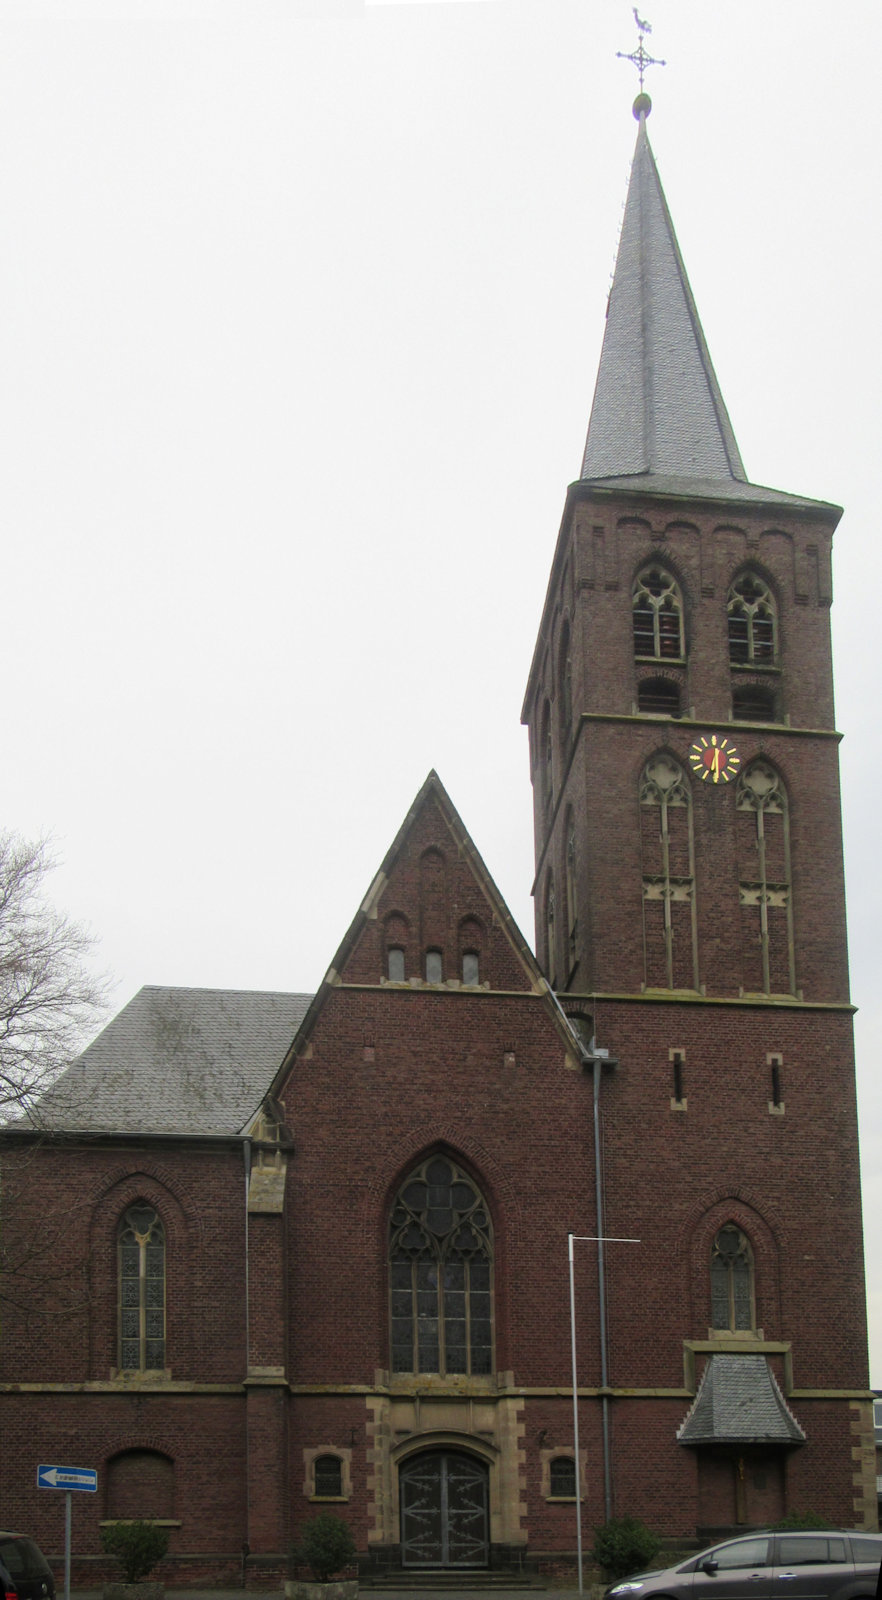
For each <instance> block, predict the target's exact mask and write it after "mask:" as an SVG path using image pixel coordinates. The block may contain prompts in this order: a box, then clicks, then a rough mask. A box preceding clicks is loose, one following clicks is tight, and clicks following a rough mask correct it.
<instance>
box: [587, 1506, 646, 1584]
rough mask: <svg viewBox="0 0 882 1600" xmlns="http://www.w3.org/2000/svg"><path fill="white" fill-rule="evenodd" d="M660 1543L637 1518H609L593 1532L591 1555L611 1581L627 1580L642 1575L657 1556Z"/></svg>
mask: <svg viewBox="0 0 882 1600" xmlns="http://www.w3.org/2000/svg"><path fill="white" fill-rule="evenodd" d="M660 1545H661V1540H660V1539H657V1538H656V1536H655V1534H654V1533H651V1532H650V1530H649V1528H647V1527H646V1525H645V1523H643V1522H641V1521H640V1520H639V1518H638V1517H611V1518H610V1520H609V1522H605V1523H604V1524H603V1526H602V1527H600V1528H595V1529H594V1548H593V1550H592V1552H591V1554H592V1556H593V1557H594V1560H595V1561H596V1562H597V1564H598V1566H600V1567H603V1568H604V1569H605V1570H606V1572H607V1573H608V1574H609V1576H610V1578H613V1579H617V1578H627V1577H629V1576H630V1574H631V1573H632V1572H642V1571H643V1570H644V1569H645V1568H646V1567H648V1566H649V1565H650V1562H652V1561H653V1560H654V1559H655V1557H656V1555H657V1554H658V1551H659V1548H660Z"/></svg>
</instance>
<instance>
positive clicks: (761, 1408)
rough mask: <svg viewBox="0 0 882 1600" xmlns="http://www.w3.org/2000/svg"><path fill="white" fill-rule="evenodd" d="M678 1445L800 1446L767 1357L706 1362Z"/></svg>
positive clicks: (720, 1357)
mask: <svg viewBox="0 0 882 1600" xmlns="http://www.w3.org/2000/svg"><path fill="white" fill-rule="evenodd" d="M677 1439H678V1440H679V1442H680V1444H780V1445H794V1444H802V1443H803V1441H804V1440H805V1434H804V1433H803V1431H802V1429H801V1427H800V1426H799V1423H798V1422H797V1420H796V1418H795V1417H794V1415H793V1413H792V1411H791V1410H790V1408H789V1406H788V1405H787V1402H786V1400H785V1399H784V1396H783V1395H782V1393H781V1390H780V1389H779V1388H778V1384H777V1381H776V1379H775V1374H774V1373H773V1371H772V1369H771V1367H770V1366H769V1363H768V1361H767V1360H766V1357H765V1356H761V1355H748V1354H744V1355H729V1354H724V1353H722V1352H721V1353H720V1354H719V1355H712V1356H710V1357H709V1359H708V1363H707V1366H706V1367H705V1369H704V1372H703V1373H702V1376H701V1383H700V1384H699V1386H698V1393H697V1395H696V1396H695V1399H694V1401H693V1403H692V1406H691V1409H690V1410H689V1413H688V1415H687V1416H686V1419H685V1421H684V1422H683V1423H682V1425H681V1427H680V1428H679V1429H678V1432H677Z"/></svg>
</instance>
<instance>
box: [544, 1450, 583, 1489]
mask: <svg viewBox="0 0 882 1600" xmlns="http://www.w3.org/2000/svg"><path fill="white" fill-rule="evenodd" d="M548 1476H549V1491H550V1498H551V1499H552V1500H575V1498H576V1463H575V1460H574V1458H573V1457H572V1456H555V1458H554V1460H553V1461H552V1462H551V1463H550V1465H549V1474H548Z"/></svg>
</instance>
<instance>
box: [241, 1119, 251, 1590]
mask: <svg viewBox="0 0 882 1600" xmlns="http://www.w3.org/2000/svg"><path fill="white" fill-rule="evenodd" d="M242 1164H243V1167H244V1169H245V1542H244V1543H243V1545H242V1587H243V1588H244V1587H245V1562H246V1560H247V1558H248V1544H249V1541H250V1539H251V1459H250V1447H249V1440H248V1369H249V1366H250V1363H251V1285H250V1258H249V1254H248V1243H249V1241H248V1192H249V1189H250V1187H251V1139H250V1136H249V1135H248V1134H247V1133H246V1134H245V1136H244V1138H243V1140H242Z"/></svg>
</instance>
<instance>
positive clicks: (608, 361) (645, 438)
mask: <svg viewBox="0 0 882 1600" xmlns="http://www.w3.org/2000/svg"><path fill="white" fill-rule="evenodd" d="M638 121H639V128H638V133H637V144H636V148H635V151H634V160H633V163H632V166H631V179H630V183H629V185H628V196H627V200H626V202H625V214H624V219H623V222H622V232H621V238H620V240H619V249H618V255H617V257H616V266H615V272H614V274H613V284H612V289H611V291H610V297H609V305H608V309H607V321H606V331H605V334H604V339H603V349H602V351H601V355H600V366H599V369H598V374H597V384H596V388H595V391H594V402H593V405H592V408H591V420H590V422H589V424H588V438H587V441H586V445H585V455H584V459H583V462H582V472H581V478H582V480H583V481H586V482H591V483H597V484H598V485H602V486H603V487H609V488H613V487H619V488H621V487H627V488H628V489H629V491H630V490H632V489H637V490H650V489H651V490H654V491H656V492H660V493H665V494H679V495H680V496H682V495H683V494H689V495H695V494H705V495H706V496H710V497H713V498H716V499H719V498H725V499H732V500H736V499H737V500H743V501H747V502H748V503H750V502H753V501H756V502H764V503H769V502H770V501H771V502H772V503H774V502H780V503H782V504H788V505H797V506H800V505H801V506H812V505H815V504H817V502H814V501H811V500H804V499H800V498H799V497H797V496H791V495H786V494H783V493H781V492H780V491H776V490H771V489H765V488H759V487H757V486H755V485H752V484H750V483H749V482H748V479H747V474H746V472H745V470H744V465H743V463H742V460H741V455H740V453H739V450H738V445H737V443H736V441H735V434H734V432H733V430H732V424H731V422H730V421H729V414H728V412H727V410H726V406H725V403H724V401H723V396H722V393H721V390H720V386H719V383H718V382H717V377H716V373H715V372H714V369H713V364H712V362H711V358H710V353H709V351H708V348H707V344H706V342H705V338H704V332H703V330H702V326H701V322H700V320H699V316H698V311H697V308H696V305H695V300H694V299H693V295H692V290H691V288H690V286H689V280H688V278H687V276H686V269H685V267H684V265H683V258H682V256H681V254H680V247H679V245H678V243H677V237H676V234H675V233H674V225H673V223H672V221H671V217H670V213H669V211H668V207H667V202H666V201H665V197H664V192H663V190H662V186H661V182H660V179H659V175H658V170H657V168H656V165H655V159H654V157H653V154H652V149H651V147H650V143H649V138H648V136H647V132H646V115H645V113H643V112H641V113H640V115H639V118H638ZM623 480H624V482H623ZM834 509H838V508H834Z"/></svg>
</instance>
